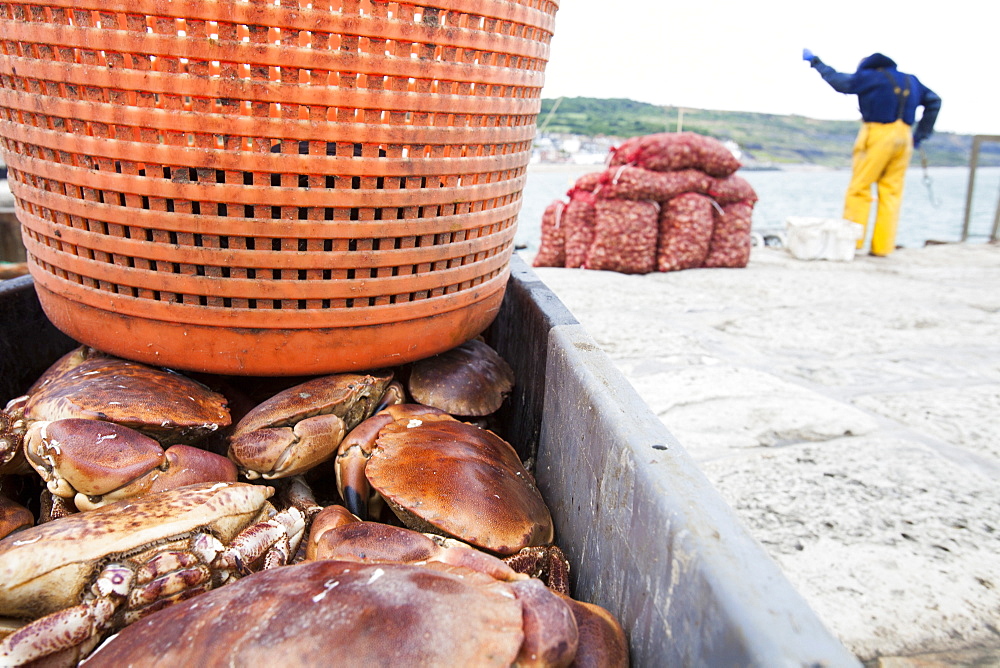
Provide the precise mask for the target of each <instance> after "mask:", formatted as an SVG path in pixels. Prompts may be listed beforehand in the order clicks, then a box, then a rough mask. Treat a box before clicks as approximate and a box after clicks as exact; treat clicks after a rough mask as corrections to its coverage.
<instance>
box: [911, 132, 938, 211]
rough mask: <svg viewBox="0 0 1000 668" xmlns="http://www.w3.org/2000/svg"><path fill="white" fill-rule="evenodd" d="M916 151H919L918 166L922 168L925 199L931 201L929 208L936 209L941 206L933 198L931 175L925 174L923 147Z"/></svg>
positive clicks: (925, 156) (925, 165) (925, 163)
mask: <svg viewBox="0 0 1000 668" xmlns="http://www.w3.org/2000/svg"><path fill="white" fill-rule="evenodd" d="M917 150H918V151H920V166H921V167H923V168H924V186H926V187H927V197H928V199H930V201H931V206H933V207H934V208H938V207H940V206H941V203H940V202H939V201H938V200H937V199H935V197H934V188H933V185H934V184H933V182H932V181H931V175H930V174H929V173H928V172H927V154H926V153H924V147H923V146H921V147H920V148H918V149H917Z"/></svg>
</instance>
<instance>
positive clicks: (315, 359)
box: [35, 281, 506, 376]
mask: <svg viewBox="0 0 1000 668" xmlns="http://www.w3.org/2000/svg"><path fill="white" fill-rule="evenodd" d="M505 285H506V284H505V283H500V284H499V286H500V287H499V289H494V290H491V291H489V292H487V293H484V294H483V295H482V296H481V299H480V300H479V301H476V302H472V303H471V304H468V305H466V306H463V307H460V308H458V309H455V310H451V311H445V312H441V313H434V314H430V315H426V316H423V317H421V318H417V319H413V320H407V321H404V322H393V323H386V324H376V325H357V326H354V327H349V328H345V327H338V328H313V329H298V330H295V329H247V328H236V327H214V326H205V325H198V324H191V323H173V322H164V321H162V320H153V319H147V318H139V317H136V316H134V315H128V316H125V315H121V314H118V313H113V312H109V311H105V310H103V309H97V308H94V307H92V306H88V305H86V304H82V303H80V302H77V301H73V300H69V299H66V298H64V297H62V296H60V295H58V294H56V293H54V292H52V291H51V290H48V289H46V288H45V287H44V286H42V285H40V284H39V283H38V282H37V281H36V283H35V289H36V291H37V292H38V299H39V301H40V302H41V305H42V309H43V310H44V311H45V314H46V315H47V316H48V318H49V320H51V321H52V323H53V324H54V325H55V326H56V327H57V328H58V329H60V330H61V331H62V332H63V333H65V334H66V335H67V336H70V337H71V338H73V339H75V340H76V341H79V342H80V343H82V344H85V345H88V346H91V347H93V348H96V349H98V350H102V351H104V352H107V353H110V354H113V355H118V356H120V357H124V358H126V359H130V360H135V361H138V362H144V363H146V364H150V365H153V366H160V367H166V368H170V369H176V370H180V371H196V372H202V373H215V374H223V375H233V376H302V375H320V374H327V373H339V372H343V371H363V370H367V369H378V368H386V367H393V366H398V365H401V364H406V363H408V362H413V361H415V360H418V359H423V358H425V357H430V356H431V355H436V354H437V353H440V352H443V351H445V350H448V349H450V348H453V347H455V346H457V345H460V344H462V343H464V342H465V341H468V340H469V339H471V338H473V337H475V336H477V335H479V334H480V333H482V332H483V330H485V329H486V328H487V327H488V326H489V325H490V323H491V322H493V319H494V318H495V316H496V314H497V311H498V309H499V308H500V302H501V301H503V295H504V290H505Z"/></svg>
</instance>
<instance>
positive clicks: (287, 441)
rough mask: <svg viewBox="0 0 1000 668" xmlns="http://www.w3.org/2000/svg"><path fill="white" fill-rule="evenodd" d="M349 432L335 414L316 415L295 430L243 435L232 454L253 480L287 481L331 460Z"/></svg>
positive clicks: (260, 431)
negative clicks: (277, 479) (280, 479)
mask: <svg viewBox="0 0 1000 668" xmlns="http://www.w3.org/2000/svg"><path fill="white" fill-rule="evenodd" d="M346 432H347V425H346V424H344V421H343V420H341V419H340V418H339V417H337V416H336V415H317V416H316V417H311V418H306V419H305V420H302V421H301V422H299V423H298V424H296V425H295V426H294V427H270V428H265V429H258V430H257V431H252V432H250V433H247V434H243V435H242V436H239V437H238V438H234V439H233V440H232V442H231V443H230V446H229V454H230V457H232V458H234V459H238V461H239V464H240V467H241V468H242V469H243V470H244V475H246V477H247V478H248V479H250V480H255V479H257V478H264V479H265V480H272V479H274V478H285V477H288V476H293V475H298V474H300V473H304V472H305V471H308V470H309V469H311V468H313V467H314V466H316V465H317V464H321V463H322V462H324V461H326V460H327V459H329V458H330V457H332V456H333V455H334V453H336V452H337V446H338V445H340V442H341V440H342V439H343V438H344V434H345V433H346ZM236 453H239V454H238V455H237V454H236Z"/></svg>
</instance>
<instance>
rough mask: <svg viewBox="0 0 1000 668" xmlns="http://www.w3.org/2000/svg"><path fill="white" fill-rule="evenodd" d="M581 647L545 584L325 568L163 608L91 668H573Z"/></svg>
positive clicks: (292, 569)
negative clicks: (335, 665)
mask: <svg viewBox="0 0 1000 668" xmlns="http://www.w3.org/2000/svg"><path fill="white" fill-rule="evenodd" d="M262 620H267V621H266V623H263V621H262ZM180 639H183V641H181V640H180ZM577 644H578V631H577V628H576V620H575V618H574V617H573V614H572V611H571V610H570V608H569V606H568V604H567V603H566V602H565V601H564V600H562V599H561V598H560V597H559V596H558V595H556V594H553V593H552V592H550V591H548V590H547V589H546V588H545V586H544V585H543V584H541V583H540V582H539V581H537V580H531V579H528V580H520V581H517V582H510V583H508V582H501V581H498V580H495V579H494V578H492V577H490V576H488V575H484V574H482V573H478V572H476V571H472V570H469V569H466V568H462V567H458V566H449V565H445V564H428V565H426V566H412V565H407V564H359V563H352V562H343V561H313V562H307V563H303V564H298V565H294V566H288V567H285V568H280V569H275V570H271V571H265V572H262V573H256V574H254V575H251V576H248V577H246V578H243V579H242V580H239V581H238V582H235V583H233V584H230V585H227V586H225V587H222V588H220V589H217V590H215V591H212V592H208V593H206V594H203V595H201V596H199V597H198V598H197V599H193V600H192V601H188V602H185V603H181V604H179V605H175V606H172V607H170V608H167V609H165V610H161V611H160V612H157V613H156V614H154V615H151V616H150V617H148V618H146V619H145V620H142V621H140V622H137V623H135V624H132V625H131V626H129V627H127V628H126V629H125V630H123V631H122V632H121V633H119V634H118V635H117V636H116V637H115V638H113V639H111V640H109V641H108V642H107V643H105V644H104V645H103V646H102V647H101V648H100V649H98V650H97V651H96V652H94V653H93V654H91V656H90V658H89V659H88V660H87V666H88V668H98V667H101V666H124V665H130V666H136V667H139V666H153V665H158V666H162V665H174V666H180V665H217V666H221V665H274V666H279V665H281V666H284V665H291V666H300V667H301V666H328V665H330V663H331V661H334V660H343V661H346V662H347V663H349V664H351V665H359V666H360V665H399V666H444V665H455V666H469V665H475V666H510V665H512V664H515V663H516V665H519V666H541V665H546V666H566V665H569V664H570V662H571V661H572V659H573V657H574V655H575V654H576V650H577Z"/></svg>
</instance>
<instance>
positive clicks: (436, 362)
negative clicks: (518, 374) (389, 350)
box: [407, 339, 514, 417]
mask: <svg viewBox="0 0 1000 668" xmlns="http://www.w3.org/2000/svg"><path fill="white" fill-rule="evenodd" d="M513 387H514V371H513V370H512V369H511V368H510V365H509V364H507V362H506V360H504V359H503V358H502V357H500V355H499V354H497V352H496V351H495V350H493V348H491V347H490V346H488V345H487V344H486V343H484V342H483V341H480V340H479V339H472V340H471V341H466V342H465V343H463V344H462V345H460V346H457V347H455V348H452V349H451V350H446V351H445V352H443V353H440V354H439V355H435V356H433V357H428V358H426V359H423V360H420V361H418V362H414V363H413V365H412V366H411V369H410V378H409V380H408V381H407V389H409V391H410V396H412V397H413V400H414V401H416V402H417V403H420V404H424V405H425V406H433V407H435V408H440V409H441V410H443V411H444V412H446V413H450V414H451V415H461V416H468V417H482V416H485V415H489V414H491V413H493V412H494V411H496V410H497V409H498V408H500V405H501V404H502V403H503V400H504V399H505V398H506V397H507V395H508V394H510V391H511V389H513Z"/></svg>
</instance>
